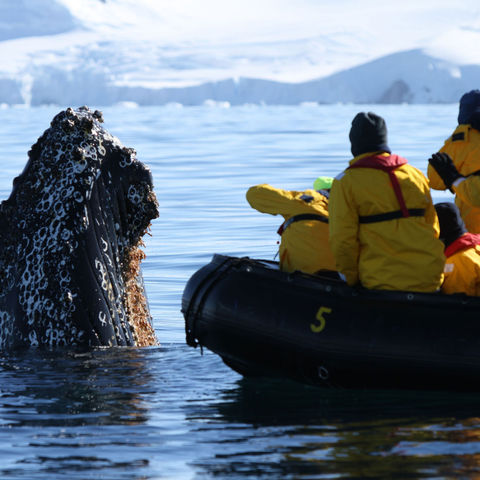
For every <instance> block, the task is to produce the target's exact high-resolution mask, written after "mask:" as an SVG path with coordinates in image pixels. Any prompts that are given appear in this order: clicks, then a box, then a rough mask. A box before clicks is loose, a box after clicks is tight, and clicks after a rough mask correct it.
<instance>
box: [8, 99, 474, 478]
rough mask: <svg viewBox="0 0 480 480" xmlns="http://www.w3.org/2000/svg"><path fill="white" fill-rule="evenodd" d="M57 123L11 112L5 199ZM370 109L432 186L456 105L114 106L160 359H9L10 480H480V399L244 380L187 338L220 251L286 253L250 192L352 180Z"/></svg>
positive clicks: (129, 355) (125, 352) (34, 112)
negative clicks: (136, 167)
mask: <svg viewBox="0 0 480 480" xmlns="http://www.w3.org/2000/svg"><path fill="white" fill-rule="evenodd" d="M92 107H95V106H92ZM59 110H60V109H59V108H57V107H48V108H38V109H15V108H7V109H0V118H1V120H2V122H1V123H2V128H1V129H0V158H1V162H2V163H1V164H2V168H1V169H0V199H4V198H6V197H7V196H8V195H9V193H10V190H11V185H12V179H13V177H15V176H16V175H18V174H19V173H20V172H21V170H22V169H23V166H24V165H25V163H26V159H27V152H28V150H29V148H30V146H31V145H32V144H33V143H34V142H35V141H36V139H37V137H38V136H40V135H41V133H42V132H43V131H44V130H45V129H46V128H47V127H48V125H49V122H50V120H51V119H52V117H53V116H54V115H55V114H56V113H57V112H58V111H59ZM360 110H372V111H375V112H376V113H378V114H380V115H382V116H384V117H385V119H386V120H387V124H388V127H389V135H390V146H391V148H392V150H393V151H394V152H396V153H398V154H401V155H403V156H405V157H407V158H408V159H409V161H410V163H412V164H413V165H415V166H417V167H418V168H420V169H421V170H423V171H424V172H425V171H426V166H427V159H428V157H429V156H430V154H431V153H433V152H435V151H437V150H438V148H440V146H441V145H442V143H443V140H444V139H445V138H446V137H447V136H448V135H449V134H450V133H451V131H452V129H453V128H454V127H455V125H456V113H457V107H456V106H455V105H441V106H408V105H401V106H368V105H366V106H361V107H359V106H354V105H336V106H317V105H305V106H299V107H267V106H244V107H235V108H225V106H224V105H209V106H203V107H188V108H182V107H178V106H173V105H172V106H167V107H151V108H125V107H112V108H106V109H103V111H104V117H105V127H106V128H107V129H108V130H109V131H110V132H111V133H112V134H114V135H116V136H118V138H119V139H120V140H121V141H122V143H123V144H124V145H126V146H129V147H133V148H135V149H136V150H137V153H138V158H139V159H140V160H142V161H144V162H145V163H147V164H148V165H149V166H150V168H151V170H152V173H153V177H154V182H155V188H156V193H157V196H158V200H159V204H160V218H159V219H157V220H155V222H154V223H153V225H152V236H151V237H148V238H147V239H146V247H145V252H146V254H147V258H146V260H145V262H144V265H143V272H144V277H145V283H146V288H147V293H148V297H149V302H150V307H151V311H152V315H153V318H154V324H155V328H156V332H157V335H158V338H159V340H160V342H161V346H159V347H154V348H145V349H135V348H123V349H103V350H98V351H93V352H90V353H82V354H78V353H74V352H58V351H51V352H45V351H43V352H39V351H28V352H21V353H9V354H5V353H3V354H2V353H0V478H1V479H2V480H3V479H28V480H34V479H42V480H43V479H45V480H46V479H49V480H51V479H63V478H65V479H67V478H68V479H69V480H73V479H112V480H119V479H135V480H153V479H209V478H219V479H223V478H225V479H237V478H238V479H244V478H250V479H279V478H281V479H324V478H325V479H331V478H345V479H365V478H368V479H386V478H398V479H405V478H425V479H446V478H452V479H453V478H455V479H457V478H471V479H475V478H480V396H479V395H465V394H462V395H458V394H452V393H439V392H433V393H432V392H430V393H425V392H405V391H403V392H402V391H359V390H325V389H321V388H314V387H310V386H304V385H300V384H296V383H293V382H290V381H280V380H275V381H274V380H268V379H256V380H249V379H243V378H242V377H240V376H239V375H238V374H236V373H235V372H233V371H232V370H230V369H229V368H228V367H226V366H225V365H224V364H223V363H222V361H221V360H220V359H219V358H218V357H217V356H216V355H214V354H212V353H210V352H208V351H204V354H203V355H201V354H200V351H199V350H198V349H197V350H195V349H192V348H190V347H188V346H186V344H185V341H184V324H183V317H182V314H181V312H180V302H181V296H182V291H183V288H184V285H185V283H186V281H187V280H188V278H189V277H190V276H191V275H192V274H193V273H194V272H195V271H196V270H197V269H198V268H199V267H200V266H202V265H203V264H205V263H207V262H208V261H209V260H210V258H211V256H212V254H213V253H223V254H228V255H236V256H243V255H248V256H251V257H261V258H267V259H272V258H273V257H274V255H275V253H276V249H277V243H276V242H277V236H276V229H277V227H278V225H279V224H280V223H281V221H280V219H278V218H276V217H273V216H268V215H262V214H260V213H258V212H256V211H253V210H252V209H250V207H249V206H248V204H247V202H246V200H245V191H246V189H247V188H248V187H249V186H251V185H254V184H258V183H270V184H272V185H274V186H278V187H281V188H287V189H303V188H310V187H311V186H312V183H313V180H314V179H315V178H316V177H317V176H318V175H332V176H333V175H336V174H337V173H339V172H340V171H341V170H342V169H343V168H345V166H346V164H347V161H348V160H349V158H350V156H349V145H348V130H349V125H350V122H351V119H352V118H353V116H354V115H355V114H356V113H357V112H358V111H360ZM450 198H451V195H450V194H448V193H440V194H439V193H436V194H435V195H434V199H435V200H436V201H440V200H448V199H450Z"/></svg>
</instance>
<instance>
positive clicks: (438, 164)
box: [428, 153, 462, 190]
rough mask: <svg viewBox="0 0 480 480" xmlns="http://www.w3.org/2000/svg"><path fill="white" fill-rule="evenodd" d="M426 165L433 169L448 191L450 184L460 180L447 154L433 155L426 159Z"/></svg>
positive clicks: (460, 176)
mask: <svg viewBox="0 0 480 480" xmlns="http://www.w3.org/2000/svg"><path fill="white" fill-rule="evenodd" d="M428 163H429V164H430V165H431V166H432V167H433V168H434V169H435V171H436V172H437V173H438V175H439V176H440V178H441V179H442V180H443V183H444V184H445V186H446V187H447V188H449V189H450V190H451V189H452V183H453V182H454V181H455V180H457V179H459V178H462V175H460V173H459V172H458V170H457V168H456V167H455V165H454V164H453V160H452V158H451V157H450V155H449V154H448V153H434V154H433V155H432V156H431V158H429V159H428Z"/></svg>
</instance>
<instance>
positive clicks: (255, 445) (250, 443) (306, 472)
mask: <svg viewBox="0 0 480 480" xmlns="http://www.w3.org/2000/svg"><path fill="white" fill-rule="evenodd" d="M216 409H217V410H218V413H219V414H220V416H221V419H222V420H223V421H224V423H225V424H228V425H230V428H229V433H228V439H227V438H224V441H223V442H222V448H221V453H218V454H217V455H215V457H212V458H206V459H202V460H200V461H197V462H196V463H195V465H196V466H197V467H198V468H200V469H201V470H203V471H206V472H208V473H209V474H210V475H212V476H220V477H221V478H237V477H243V476H249V477H252V478H349V479H350V478H358V479H364V478H378V479H384V478H402V479H404V478H457V476H458V475H460V476H463V475H467V476H468V478H477V477H476V475H477V472H480V443H478V439H479V436H480V418H479V417H477V415H479V414H480V396H479V395H468V394H467V395H456V394H451V393H438V392H401V391H359V390H323V389H319V388H317V387H309V386H304V385H298V384H296V383H291V382H287V381H272V380H261V379H260V380H259V379H256V380H240V381H238V383H237V385H236V386H235V388H233V389H231V390H229V391H225V392H224V393H223V395H222V399H221V401H220V402H219V403H218V404H217V405H216ZM189 417H190V419H191V420H192V421H193V420H198V417H196V412H189ZM200 418H201V417H200ZM221 424H222V422H219V426H218V428H221ZM209 428H211V427H209ZM222 436H223V437H225V436H226V435H225V432H222ZM466 444H468V446H466ZM456 445H458V446H459V448H455V446H456ZM462 445H463V447H462ZM452 447H454V448H452ZM452 460H454V461H452ZM478 478H480V475H479V476H478Z"/></svg>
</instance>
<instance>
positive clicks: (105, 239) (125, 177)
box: [0, 107, 158, 348]
mask: <svg viewBox="0 0 480 480" xmlns="http://www.w3.org/2000/svg"><path fill="white" fill-rule="evenodd" d="M101 121H102V117H101V114H100V113H99V112H97V111H96V112H91V111H90V110H89V109H88V108H86V107H82V108H80V109H78V110H72V109H67V110H66V111H64V112H60V113H59V114H58V115H57V116H56V117H55V118H54V119H53V120H52V123H51V126H50V128H49V129H47V130H46V131H45V132H44V134H43V135H42V136H41V137H40V138H39V139H38V141H37V143H36V144H34V145H33V146H32V149H31V150H30V152H29V160H28V163H27V165H26V167H25V169H24V170H23V172H22V173H21V174H20V175H19V176H18V177H17V178H16V179H15V180H14V186H13V189H12V193H11V195H10V197H9V198H8V199H7V200H5V201H4V202H2V204H1V205H0V226H4V225H6V226H8V233H7V232H6V231H3V232H2V231H0V272H1V273H0V348H9V347H12V346H13V347H16V346H47V347H54V346H71V345H74V346H87V347H94V346H115V345H126V346H128V345H131V346H146V345H155V344H156V343H157V340H156V338H155V333H154V329H153V325H152V319H151V316H150V312H149V307H148V301H147V297H146V293H145V287H144V284H143V278H142V273H141V261H142V260H143V259H144V258H145V253H144V252H143V250H142V248H143V247H144V244H143V240H142V237H143V236H144V235H145V234H146V233H147V231H148V229H149V227H150V224H151V221H152V220H153V219H154V218H156V217H158V203H157V200H156V197H155V193H154V191H153V183H152V177H151V173H150V171H149V170H148V168H147V167H145V165H143V164H142V163H141V162H139V161H138V160H137V159H136V153H135V151H134V150H133V149H130V148H126V147H124V146H122V145H121V143H120V141H119V140H118V139H116V138H115V137H113V136H112V135H110V134H109V133H108V132H107V131H106V130H105V129H104V128H103V127H102V126H101V125H100V123H101ZM2 230H3V229H2Z"/></svg>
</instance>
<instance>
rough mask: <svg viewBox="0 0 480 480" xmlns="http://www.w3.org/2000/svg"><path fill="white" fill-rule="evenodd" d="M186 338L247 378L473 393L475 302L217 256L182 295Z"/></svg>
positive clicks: (477, 365) (477, 340)
mask: <svg viewBox="0 0 480 480" xmlns="http://www.w3.org/2000/svg"><path fill="white" fill-rule="evenodd" d="M182 311H183V313H184V316H185V325H186V333H187V343H188V344H189V345H192V346H196V345H201V346H203V347H206V348H208V349H209V350H211V351H213V352H214V353H216V354H218V355H220V356H221V358H222V359H223V360H224V362H225V363H226V364H227V365H229V366H230V367H231V368H233V369H234V370H236V371H237V372H239V373H241V374H242V375H245V376H269V377H288V378H291V379H294V380H299V381H302V382H307V383H313V384H318V385H323V386H335V387H345V388H408V389H438V390H456V391H479V390H480V382H478V380H479V379H480V323H479V311H480V299H478V298H473V297H466V296H446V295H441V294H424V293H412V292H391V291H372V290H366V289H355V288H350V287H348V286H347V285H346V284H345V283H343V282H341V281H338V280H333V279H328V278H322V277H318V276H312V275H306V274H302V273H300V272H295V273H293V274H288V273H285V272H281V271H279V270H278V266H277V265H276V264H274V263H273V262H266V261H258V260H252V259H249V258H235V257H227V256H222V255H214V257H213V258H212V261H211V262H210V263H209V264H207V265H205V266H204V267H202V268H200V269H199V270H198V271H197V272H196V273H195V274H194V275H193V276H192V277H191V278H190V280H189V281H188V283H187V285H186V287H185V290H184V293H183V299H182Z"/></svg>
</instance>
